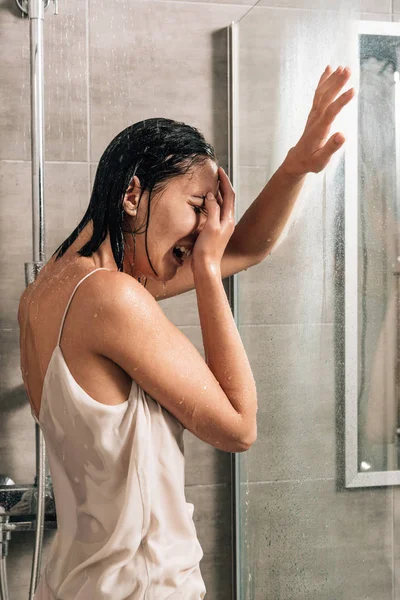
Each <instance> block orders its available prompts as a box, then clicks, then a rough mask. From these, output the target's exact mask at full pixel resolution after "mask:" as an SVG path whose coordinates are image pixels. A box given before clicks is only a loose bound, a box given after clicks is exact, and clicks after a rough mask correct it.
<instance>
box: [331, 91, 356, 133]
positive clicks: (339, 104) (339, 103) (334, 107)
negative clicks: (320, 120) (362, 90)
mask: <svg viewBox="0 0 400 600" xmlns="http://www.w3.org/2000/svg"><path fill="white" fill-rule="evenodd" d="M355 93H356V92H355V89H354V88H351V89H349V90H347V91H346V92H344V93H343V94H342V95H341V96H339V98H337V99H336V100H335V102H332V104H331V105H330V106H328V108H327V109H326V111H325V117H326V122H327V124H328V125H331V124H332V123H333V121H334V119H335V117H336V116H337V115H338V114H339V113H340V111H341V110H342V108H343V107H344V106H346V104H348V103H349V102H350V100H351V99H352V98H353V97H354V94H355Z"/></svg>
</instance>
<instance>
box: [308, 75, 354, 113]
mask: <svg viewBox="0 0 400 600" xmlns="http://www.w3.org/2000/svg"><path fill="white" fill-rule="evenodd" d="M350 75H351V71H350V69H349V67H345V68H343V67H342V66H340V67H338V68H337V69H336V71H334V72H333V73H331V74H330V75H328V76H326V77H325V78H324V79H323V81H322V82H321V80H320V83H319V84H318V86H317V89H316V90H315V94H314V101H313V105H312V108H313V109H314V110H315V109H320V110H324V108H326V106H327V105H328V104H329V102H331V101H332V100H333V99H334V98H335V97H336V96H337V95H338V93H339V92H340V90H341V89H342V87H343V86H344V85H345V84H346V82H347V81H348V80H349V78H350ZM321 79H322V78H321Z"/></svg>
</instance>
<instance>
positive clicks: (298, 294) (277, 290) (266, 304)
mask: <svg viewBox="0 0 400 600" xmlns="http://www.w3.org/2000/svg"><path fill="white" fill-rule="evenodd" d="M324 178H326V185H325V184H324ZM268 179H269V176H267V174H266V169H262V168H259V169H257V168H244V167H243V168H241V169H240V170H239V191H238V206H239V214H240V215H242V214H243V213H244V212H245V210H246V209H247V207H248V206H250V204H251V203H252V202H253V200H254V199H255V198H256V197H257V195H258V194H259V192H260V191H261V190H262V188H263V187H264V185H265V183H266V182H267V181H268ZM341 182H343V180H342V179H341V176H340V171H337V170H336V169H332V170H329V171H328V170H326V171H325V173H324V174H319V175H315V174H310V175H308V178H307V180H306V183H305V185H304V188H303V190H302V192H301V194H300V196H299V198H298V200H297V204H296V207H295V210H294V211H293V213H292V216H291V218H290V220H289V221H288V223H287V226H286V229H285V231H284V232H283V233H282V235H281V238H280V239H279V241H278V243H277V244H276V246H275V247H274V248H273V249H272V252H271V254H270V255H269V256H267V257H266V258H265V259H264V260H263V261H262V262H261V263H259V264H257V265H255V266H253V267H251V268H250V269H247V271H243V272H241V273H240V274H239V275H238V289H239V302H238V307H239V322H240V324H243V325H245V324H256V323H305V322H312V323H319V322H332V321H333V308H334V302H335V294H336V292H335V284H336V285H337V284H338V283H337V275H338V272H339V271H338V270H339V267H340V265H341V263H340V256H339V255H338V250H337V245H338V242H339V241H340V240H341V237H340V235H341V233H340V229H339V223H340V222H341V220H340V218H341V212H342V207H341V201H340V198H341ZM266 239H268V237H267V234H266ZM335 269H336V271H335ZM335 274H336V276H335Z"/></svg>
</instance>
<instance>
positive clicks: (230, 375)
mask: <svg viewBox="0 0 400 600" xmlns="http://www.w3.org/2000/svg"><path fill="white" fill-rule="evenodd" d="M193 275H194V281H195V287H196V294H197V304H198V309H199V317H200V324H201V331H202V336H203V345H204V351H205V356H206V362H207V365H208V367H209V368H210V370H211V371H212V373H213V374H214V376H215V378H216V379H217V381H218V382H219V384H220V386H221V388H222V389H223V391H224V392H225V394H226V396H227V397H228V399H229V401H230V403H231V404H232V406H233V408H234V409H235V410H236V412H237V413H239V414H240V416H241V417H243V419H244V420H245V422H246V423H247V424H248V427H249V430H252V429H253V428H255V427H256V424H255V423H256V412H257V392H256V384H255V381H254V377H253V373H252V370H251V367H250V364H249V361H248V358H247V355H246V351H245V349H244V347H243V343H242V340H241V337H240V335H239V332H238V330H237V327H236V323H235V320H234V318H233V315H232V311H231V308H230V305H229V302H228V299H227V297H226V293H225V290H224V286H223V283H222V279H221V273H220V271H218V270H217V269H215V271H214V272H213V271H212V270H211V269H210V268H209V267H200V268H195V269H194V273H193Z"/></svg>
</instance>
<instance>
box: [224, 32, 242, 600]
mask: <svg viewBox="0 0 400 600" xmlns="http://www.w3.org/2000/svg"><path fill="white" fill-rule="evenodd" d="M238 25H239V23H238V22H235V21H232V23H231V24H230V25H229V26H228V31H227V34H228V35H227V41H228V52H227V55H228V176H229V178H230V180H231V182H232V185H233V188H234V190H235V191H236V190H237V189H238V157H237V151H238V145H237V143H238V124H239V121H238V118H237V116H238V56H237V53H238V34H239V31H238ZM237 221H238V206H237V203H236V202H235V223H237ZM228 298H229V303H230V306H231V310H232V313H233V317H234V320H235V323H236V326H237V328H238V330H239V305H238V300H239V296H238V275H237V274H235V275H232V276H231V277H229V280H228ZM240 467H241V454H238V453H231V536H232V537H231V539H232V600H241V598H242V585H241V566H242V565H241V493H240V486H241V469H240Z"/></svg>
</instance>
